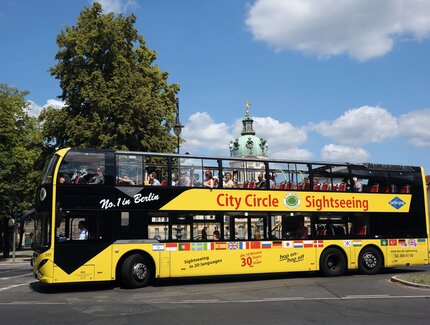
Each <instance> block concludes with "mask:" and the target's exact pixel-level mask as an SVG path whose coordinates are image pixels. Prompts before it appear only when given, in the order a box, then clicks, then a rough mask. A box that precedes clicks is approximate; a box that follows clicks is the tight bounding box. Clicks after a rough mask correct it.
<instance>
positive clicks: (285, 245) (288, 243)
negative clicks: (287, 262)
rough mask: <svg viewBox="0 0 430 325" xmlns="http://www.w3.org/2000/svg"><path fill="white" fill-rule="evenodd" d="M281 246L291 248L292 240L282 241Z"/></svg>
mask: <svg viewBox="0 0 430 325" xmlns="http://www.w3.org/2000/svg"><path fill="white" fill-rule="evenodd" d="M282 246H283V247H284V248H292V247H293V242H292V241H291V240H287V241H284V242H282Z"/></svg>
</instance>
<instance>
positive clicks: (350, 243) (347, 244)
mask: <svg viewBox="0 0 430 325" xmlns="http://www.w3.org/2000/svg"><path fill="white" fill-rule="evenodd" d="M343 246H345V247H351V246H352V240H344V241H343Z"/></svg>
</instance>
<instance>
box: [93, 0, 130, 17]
mask: <svg viewBox="0 0 430 325" xmlns="http://www.w3.org/2000/svg"><path fill="white" fill-rule="evenodd" d="M94 2H98V3H100V4H101V5H102V8H103V12H104V13H109V12H113V13H115V14H125V13H127V12H129V11H134V10H135V9H136V8H137V7H138V4H137V2H136V0H90V3H94Z"/></svg>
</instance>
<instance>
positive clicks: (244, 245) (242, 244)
mask: <svg viewBox="0 0 430 325" xmlns="http://www.w3.org/2000/svg"><path fill="white" fill-rule="evenodd" d="M239 249H249V242H247V241H242V242H240V243H239Z"/></svg>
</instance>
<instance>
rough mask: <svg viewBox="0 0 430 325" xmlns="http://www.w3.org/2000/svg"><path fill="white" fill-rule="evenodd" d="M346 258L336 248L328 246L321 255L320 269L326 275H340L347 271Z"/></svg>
mask: <svg viewBox="0 0 430 325" xmlns="http://www.w3.org/2000/svg"><path fill="white" fill-rule="evenodd" d="M345 268H346V259H345V256H344V255H343V254H342V252H341V251H340V250H338V249H336V248H327V249H326V250H325V251H324V252H323V253H322V254H321V257H320V270H321V271H322V273H323V274H324V275H325V276H340V275H342V274H343V273H344V272H345Z"/></svg>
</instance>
